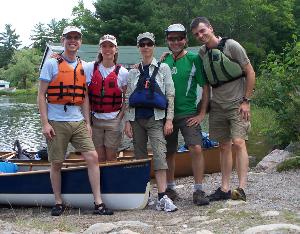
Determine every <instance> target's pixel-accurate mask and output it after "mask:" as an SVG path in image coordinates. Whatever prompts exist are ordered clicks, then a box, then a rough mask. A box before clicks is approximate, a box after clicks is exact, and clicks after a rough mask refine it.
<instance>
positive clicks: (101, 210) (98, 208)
mask: <svg viewBox="0 0 300 234" xmlns="http://www.w3.org/2000/svg"><path fill="white" fill-rule="evenodd" d="M93 214H97V215H113V214H114V212H113V211H112V210H111V209H109V208H107V207H106V206H105V204H104V203H101V204H99V205H96V204H95V209H94V212H93Z"/></svg>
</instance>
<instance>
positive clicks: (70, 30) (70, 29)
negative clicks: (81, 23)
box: [62, 26, 82, 35]
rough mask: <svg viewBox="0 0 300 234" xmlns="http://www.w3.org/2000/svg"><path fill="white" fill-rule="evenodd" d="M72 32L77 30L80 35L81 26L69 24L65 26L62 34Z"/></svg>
mask: <svg viewBox="0 0 300 234" xmlns="http://www.w3.org/2000/svg"><path fill="white" fill-rule="evenodd" d="M70 32H77V33H79V34H80V35H82V33H81V30H80V28H77V27H76V26H67V27H65V29H64V31H63V33H62V35H66V34H68V33H70Z"/></svg>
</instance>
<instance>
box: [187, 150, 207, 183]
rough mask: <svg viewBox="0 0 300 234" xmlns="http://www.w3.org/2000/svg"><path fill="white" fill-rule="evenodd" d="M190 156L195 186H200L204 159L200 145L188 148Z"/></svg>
mask: <svg viewBox="0 0 300 234" xmlns="http://www.w3.org/2000/svg"><path fill="white" fill-rule="evenodd" d="M189 151H190V155H191V157H192V169H193V175H194V180H195V184H202V181H203V178H204V168H205V165H204V157H203V154H202V149H201V146H200V145H192V146H189Z"/></svg>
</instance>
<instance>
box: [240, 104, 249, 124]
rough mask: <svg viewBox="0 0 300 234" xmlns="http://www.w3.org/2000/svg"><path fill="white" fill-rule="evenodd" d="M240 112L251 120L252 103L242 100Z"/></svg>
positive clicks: (242, 116)
mask: <svg viewBox="0 0 300 234" xmlns="http://www.w3.org/2000/svg"><path fill="white" fill-rule="evenodd" d="M239 113H240V114H241V118H242V119H244V120H246V121H250V104H249V103H247V102H242V103H241V105H240V108H239Z"/></svg>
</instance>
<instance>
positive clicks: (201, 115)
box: [186, 84, 210, 127]
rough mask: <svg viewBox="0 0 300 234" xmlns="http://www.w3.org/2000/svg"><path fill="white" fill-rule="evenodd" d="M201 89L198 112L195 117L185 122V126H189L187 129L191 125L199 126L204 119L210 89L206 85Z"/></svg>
mask: <svg viewBox="0 0 300 234" xmlns="http://www.w3.org/2000/svg"><path fill="white" fill-rule="evenodd" d="M202 88H203V89H202V98H201V105H200V110H199V113H198V114H197V115H196V116H194V117H191V118H189V119H188V120H187V121H186V122H187V126H189V127H191V126H193V125H199V124H200V123H201V122H202V121H203V119H204V117H205V114H206V111H207V108H208V103H209V95H210V92H209V90H210V88H209V85H208V84H205V85H204V86H203V87H202Z"/></svg>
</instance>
